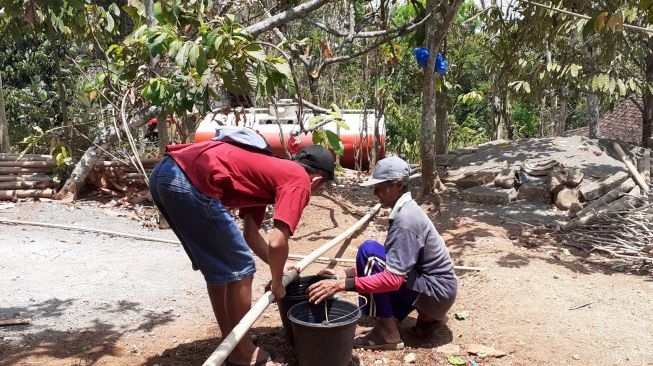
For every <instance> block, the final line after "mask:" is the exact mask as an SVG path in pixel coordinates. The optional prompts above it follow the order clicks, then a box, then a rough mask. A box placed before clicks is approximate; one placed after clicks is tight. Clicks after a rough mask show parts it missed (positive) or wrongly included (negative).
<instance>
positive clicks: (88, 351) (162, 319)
mask: <svg viewBox="0 0 653 366" xmlns="http://www.w3.org/2000/svg"><path fill="white" fill-rule="evenodd" d="M77 301H79V300H77V299H66V300H60V299H51V300H47V301H44V302H42V303H38V304H34V305H30V306H27V307H9V308H7V307H4V308H0V317H2V318H9V317H12V316H15V314H20V317H21V318H28V319H31V320H32V322H33V323H32V324H30V325H25V326H15V327H12V328H11V329H10V330H7V329H5V331H6V332H7V333H9V334H10V335H8V336H6V337H5V339H4V340H5V343H4V344H0V365H17V364H22V363H25V362H27V360H29V359H31V358H51V359H77V360H78V362H77V363H76V364H80V365H92V364H95V363H96V362H97V361H98V360H99V359H100V358H102V357H104V356H116V357H119V356H120V353H121V352H124V350H119V349H118V347H117V344H118V342H119V340H120V339H121V338H122V337H123V335H125V334H126V333H129V332H134V331H135V330H142V331H150V330H152V329H153V328H155V327H157V326H160V325H163V324H166V323H170V322H172V321H173V318H174V317H173V315H172V314H171V313H170V312H164V313H151V312H146V311H143V309H142V308H141V307H140V305H139V304H138V303H135V302H129V301H121V302H119V303H118V304H117V306H116V305H113V304H106V305H105V306H100V307H97V308H96V309H97V310H101V312H102V313H114V314H123V313H125V312H129V311H131V312H137V313H138V314H139V316H140V317H142V319H144V321H142V322H141V323H140V324H137V325H136V324H132V325H131V326H130V327H129V328H127V327H116V326H115V325H113V324H111V323H110V322H105V321H100V320H98V319H96V320H94V321H93V323H94V324H93V325H92V326H91V327H86V328H82V329H72V328H71V329H70V330H68V331H59V330H50V329H47V326H48V323H54V322H56V321H57V318H59V317H61V316H62V315H63V313H64V312H66V311H67V310H68V308H70V307H71V306H73V304H74V303H75V302H77ZM44 319H45V320H46V321H45V322H43V320H44ZM42 323H46V324H45V325H43V324H42ZM41 328H46V329H41ZM7 339H9V341H7Z"/></svg>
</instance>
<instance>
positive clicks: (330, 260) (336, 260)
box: [288, 254, 487, 271]
mask: <svg viewBox="0 0 653 366" xmlns="http://www.w3.org/2000/svg"><path fill="white" fill-rule="evenodd" d="M304 258H306V256H305V255H300V254H288V259H291V260H293V259H304ZM315 262H327V263H356V260H355V259H349V258H329V257H318V258H315ZM453 268H454V269H457V270H460V271H485V270H486V269H487V268H485V267H471V266H453Z"/></svg>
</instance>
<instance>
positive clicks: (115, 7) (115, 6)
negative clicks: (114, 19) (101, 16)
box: [109, 3, 120, 16]
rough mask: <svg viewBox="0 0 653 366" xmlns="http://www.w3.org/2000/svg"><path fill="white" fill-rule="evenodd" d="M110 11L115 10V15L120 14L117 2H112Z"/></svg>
mask: <svg viewBox="0 0 653 366" xmlns="http://www.w3.org/2000/svg"><path fill="white" fill-rule="evenodd" d="M109 11H110V12H113V15H115V16H120V8H119V7H118V5H117V4H116V3H111V5H109Z"/></svg>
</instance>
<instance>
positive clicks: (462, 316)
mask: <svg viewBox="0 0 653 366" xmlns="http://www.w3.org/2000/svg"><path fill="white" fill-rule="evenodd" d="M453 317H454V318H455V319H456V320H465V319H467V318H468V317H469V311H467V310H462V311H458V312H456V313H454V314H453Z"/></svg>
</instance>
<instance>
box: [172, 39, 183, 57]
mask: <svg viewBox="0 0 653 366" xmlns="http://www.w3.org/2000/svg"><path fill="white" fill-rule="evenodd" d="M183 45H184V42H182V41H180V40H178V39H175V40H174V41H172V42H170V45H169V46H168V56H170V57H172V58H175V56H177V52H179V49H181V46H183Z"/></svg>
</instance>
